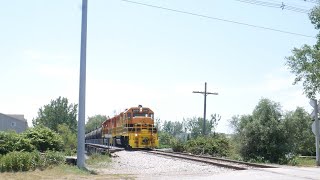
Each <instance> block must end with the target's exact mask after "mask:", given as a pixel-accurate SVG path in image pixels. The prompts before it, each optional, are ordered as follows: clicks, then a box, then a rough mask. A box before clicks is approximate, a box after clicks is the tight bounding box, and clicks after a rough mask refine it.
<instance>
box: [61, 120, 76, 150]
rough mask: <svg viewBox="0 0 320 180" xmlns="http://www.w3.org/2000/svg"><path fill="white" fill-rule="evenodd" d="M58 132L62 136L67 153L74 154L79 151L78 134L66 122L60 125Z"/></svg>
mask: <svg viewBox="0 0 320 180" xmlns="http://www.w3.org/2000/svg"><path fill="white" fill-rule="evenodd" d="M58 133H59V134H60V136H61V138H62V142H63V144H62V149H63V151H64V152H65V154H66V155H69V156H71V155H74V154H76V151H77V136H76V134H75V133H72V132H71V131H70V129H69V127H68V126H67V125H66V124H59V125H58Z"/></svg>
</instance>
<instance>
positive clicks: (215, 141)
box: [185, 135, 230, 156]
mask: <svg viewBox="0 0 320 180" xmlns="http://www.w3.org/2000/svg"><path fill="white" fill-rule="evenodd" d="M185 149H186V151H187V152H190V153H193V154H209V155H212V156H227V155H228V154H229V149H230V144H229V141H228V139H227V138H226V137H225V136H223V135H216V136H212V137H210V136H209V137H203V136H199V137H197V138H196V139H191V140H189V141H187V143H186V145H185Z"/></svg>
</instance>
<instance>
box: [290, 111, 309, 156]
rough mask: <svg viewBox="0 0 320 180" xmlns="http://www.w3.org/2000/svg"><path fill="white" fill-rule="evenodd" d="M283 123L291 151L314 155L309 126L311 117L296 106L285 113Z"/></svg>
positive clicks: (297, 153) (298, 153)
mask: <svg viewBox="0 0 320 180" xmlns="http://www.w3.org/2000/svg"><path fill="white" fill-rule="evenodd" d="M284 123H285V128H286V131H285V132H286V136H287V138H288V141H289V145H290V150H291V153H293V154H296V155H307V156H312V155H315V148H314V135H313V133H312V131H311V128H310V126H311V124H312V119H311V117H310V116H309V114H308V113H307V112H306V111H305V110H304V109H303V108H300V107H298V108H297V109H296V110H295V111H292V112H288V113H286V115H285V118H284Z"/></svg>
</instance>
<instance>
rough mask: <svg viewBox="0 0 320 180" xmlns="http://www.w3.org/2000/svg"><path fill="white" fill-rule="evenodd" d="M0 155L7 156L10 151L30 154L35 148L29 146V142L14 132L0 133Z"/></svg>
mask: <svg viewBox="0 0 320 180" xmlns="http://www.w3.org/2000/svg"><path fill="white" fill-rule="evenodd" d="M0 140H1V142H0V154H7V153H8V152H12V151H27V152H31V151H33V150H34V149H35V147H34V146H33V145H32V144H31V140H29V139H26V138H23V137H21V135H19V134H17V133H16V132H14V131H9V132H3V131H1V132H0Z"/></svg>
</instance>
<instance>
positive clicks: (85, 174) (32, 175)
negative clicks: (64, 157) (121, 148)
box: [0, 154, 130, 180]
mask: <svg viewBox="0 0 320 180" xmlns="http://www.w3.org/2000/svg"><path fill="white" fill-rule="evenodd" d="M110 163H111V158H110V156H109V155H100V154H93V155H91V156H89V159H87V160H86V164H87V166H88V167H89V169H90V170H84V169H79V168H78V167H77V166H72V165H67V164H60V165H56V166H50V167H48V168H46V169H43V170H41V169H36V170H34V171H18V172H3V173H0V179H17V180H19V179H21V180H34V179H93V180H94V179H130V177H129V176H128V175H121V174H115V175H106V174H97V173H96V172H95V171H94V169H95V168H108V166H109V164H110Z"/></svg>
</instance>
